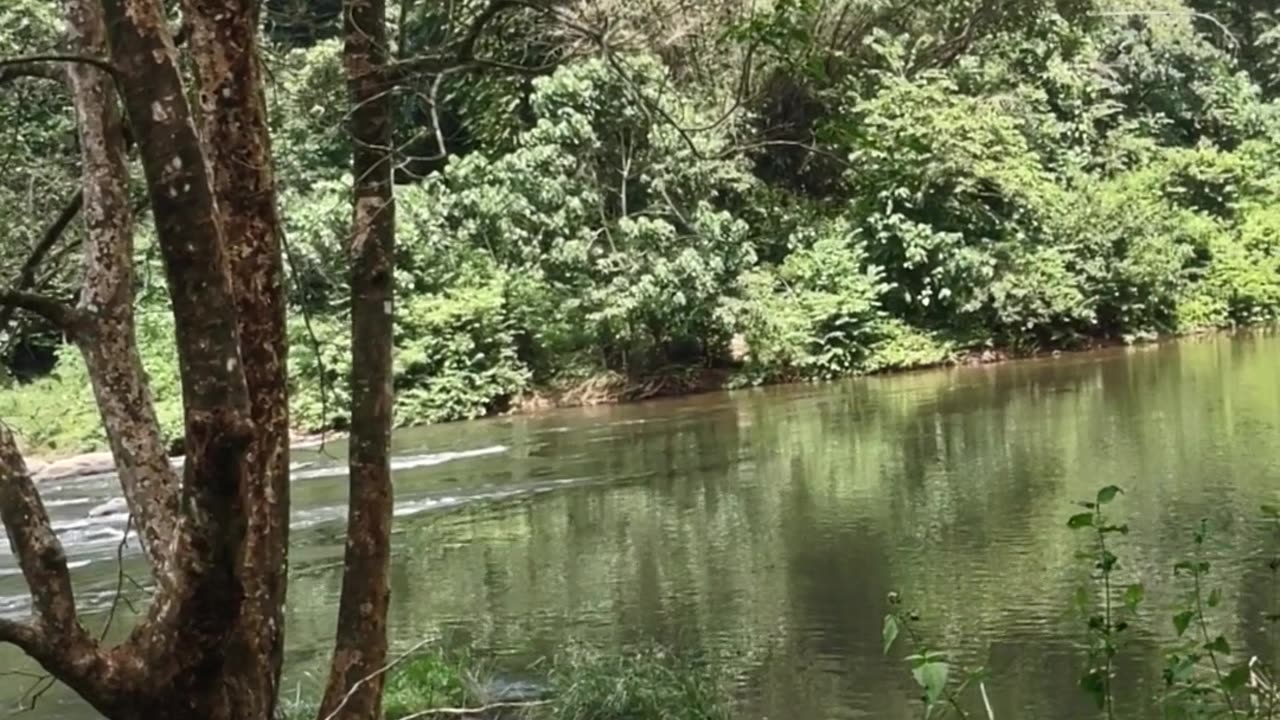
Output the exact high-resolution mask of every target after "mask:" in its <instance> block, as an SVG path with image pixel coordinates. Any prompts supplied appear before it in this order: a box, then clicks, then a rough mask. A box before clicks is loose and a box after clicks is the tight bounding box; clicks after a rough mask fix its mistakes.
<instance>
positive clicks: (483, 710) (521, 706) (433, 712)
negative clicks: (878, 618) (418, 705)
mask: <svg viewBox="0 0 1280 720" xmlns="http://www.w3.org/2000/svg"><path fill="white" fill-rule="evenodd" d="M550 704H551V701H550V700H524V701H519V702H496V703H490V704H488V705H481V706H480V707H473V708H453V707H445V708H431V709H429V710H421V711H419V712H416V713H413V714H412V715H405V716H404V717H403V718H400V720H422V719H423V718H433V717H436V716H438V715H462V716H465V717H488V716H489V715H490V713H492V712H494V711H495V710H528V709H530V708H536V707H543V706H545V705H550Z"/></svg>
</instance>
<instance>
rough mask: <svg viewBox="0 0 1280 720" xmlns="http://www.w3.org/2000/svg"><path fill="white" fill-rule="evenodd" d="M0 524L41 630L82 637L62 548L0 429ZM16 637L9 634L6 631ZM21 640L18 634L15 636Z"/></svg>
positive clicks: (13, 445)
mask: <svg viewBox="0 0 1280 720" xmlns="http://www.w3.org/2000/svg"><path fill="white" fill-rule="evenodd" d="M0 520H3V521H4V527H5V530H6V532H7V533H8V535H9V545H10V546H11V547H12V548H13V553H14V555H16V556H17V557H18V565H19V567H21V568H22V575H23V577H25V578H26V580H27V586H28V587H29V588H30V590H31V599H32V603H33V605H34V608H35V611H36V615H37V617H39V618H40V623H41V625H42V626H43V627H46V628H49V629H51V630H53V631H55V633H57V635H58V636H60V637H62V638H72V637H74V636H75V635H76V633H77V631H78V632H79V633H80V634H83V632H84V630H83V629H82V628H80V623H79V620H78V618H77V616H76V600H75V592H74V591H73V590H72V587H71V572H70V570H68V569H67V556H66V553H64V552H63V549H62V542H61V541H59V540H58V536H57V534H56V533H54V531H53V526H52V524H51V523H50V522H49V514H48V513H47V512H45V509H44V503H43V502H42V501H41V499H40V493H39V492H38V491H37V490H36V486H35V483H34V482H32V481H31V475H30V474H29V473H28V472H27V464H26V462H25V461H24V460H23V459H22V454H21V453H20V452H18V445H17V443H16V442H14V439H13V432H12V431H11V430H9V428H8V427H7V426H5V425H3V424H0ZM10 631H11V632H16V629H15V628H12V627H11V628H10ZM18 637H19V638H22V637H23V634H22V633H19V634H18Z"/></svg>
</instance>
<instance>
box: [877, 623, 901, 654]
mask: <svg viewBox="0 0 1280 720" xmlns="http://www.w3.org/2000/svg"><path fill="white" fill-rule="evenodd" d="M881 636H882V637H883V638H884V653H885V654H886V655H888V654H889V650H890V649H892V648H893V643H894V641H895V640H897V639H898V617H897V616H896V615H892V614H890V615H885V616H884V629H883V630H882V631H881Z"/></svg>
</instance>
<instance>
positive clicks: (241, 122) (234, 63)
mask: <svg viewBox="0 0 1280 720" xmlns="http://www.w3.org/2000/svg"><path fill="white" fill-rule="evenodd" d="M183 7H184V12H185V19H186V22H187V23H188V27H189V28H190V30H191V34H190V44H191V50H192V56H193V57H194V58H195V65H196V72H197V77H198V80H199V97H200V111H201V113H200V114H201V125H202V131H203V132H202V134H203V137H204V142H205V147H206V150H207V152H208V156H209V162H210V167H211V168H212V170H213V186H214V190H215V193H216V195H217V203H218V209H219V213H220V216H221V225H222V230H223V234H224V236H225V237H226V243H227V251H228V255H229V259H230V267H231V278H232V291H233V293H234V295H235V304H236V316H237V318H238V320H239V332H240V341H241V354H242V358H243V360H244V363H245V378H246V380H247V382H248V388H249V396H250V402H251V413H252V418H253V424H254V437H253V442H252V444H251V445H250V446H249V449H248V453H247V455H246V462H247V464H248V467H247V472H246V474H245V482H244V484H242V486H241V488H240V502H241V505H242V507H244V509H245V511H246V512H247V513H248V518H247V521H248V527H247V534H246V536H245V542H244V546H243V548H242V551H241V553H240V565H239V567H238V568H237V572H238V574H239V576H240V583H241V584H242V586H243V587H244V590H245V604H244V606H243V607H242V609H241V614H240V618H239V621H238V623H237V626H236V631H235V635H234V636H233V638H232V641H231V644H230V646H229V647H228V648H227V654H228V658H229V660H230V662H229V665H231V666H233V667H235V668H236V673H235V677H228V678H227V682H226V683H225V686H226V687H225V688H224V690H225V691H226V693H227V699H228V702H229V703H230V704H231V706H232V707H231V708H230V709H231V710H232V711H233V712H232V716H233V717H238V718H241V717H242V718H270V717H271V716H272V715H273V713H274V710H275V702H276V696H277V692H278V690H279V683H280V672H281V664H282V662H283V659H284V654H283V651H284V601H285V594H286V590H287V583H288V563H287V548H288V542H289V413H288V409H289V403H288V372H287V352H288V348H287V346H286V338H287V333H286V331H285V306H286V299H285V288H284V266H283V262H282V257H283V255H282V251H281V229H280V221H279V214H278V212H277V208H276V188H275V177H274V173H273V166H272V158H271V140H270V130H269V128H268V125H267V107H266V99H265V96H264V93H263V86H262V68H261V57H260V53H259V48H258V34H257V31H258V26H259V3H258V2H255V1H254V0H185V1H184V6H183Z"/></svg>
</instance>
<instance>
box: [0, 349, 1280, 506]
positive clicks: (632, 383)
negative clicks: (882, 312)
mask: <svg viewBox="0 0 1280 720" xmlns="http://www.w3.org/2000/svg"><path fill="white" fill-rule="evenodd" d="M1274 332H1276V328H1275V327H1274V326H1269V325H1268V326H1258V327H1253V328H1240V329H1233V330H1222V331H1215V332H1198V333H1191V334H1185V335H1167V336H1163V337H1145V338H1136V339H1135V338H1130V339H1127V340H1126V339H1122V338H1111V339H1096V340H1090V341H1088V342H1086V343H1084V344H1082V345H1080V346H1078V347H1076V348H1073V349H1070V350H1044V351H1041V350H1032V351H1021V352H1020V351H1017V350H1014V349H1011V348H1005V349H996V348H984V349H981V350H976V349H975V350H961V351H954V352H951V353H948V355H947V357H945V358H941V359H939V360H937V361H934V362H919V363H913V364H905V365H896V366H893V367H886V368H882V369H878V370H874V371H871V372H867V373H862V374H858V375H851V376H849V377H867V376H878V375H891V374H899V373H907V372H920V371H925V370H932V369H940V368H948V367H964V366H970V367H972V366H982V365H995V364H1000V363H1007V362H1020V361H1034V360H1044V359H1050V358H1055V357H1060V356H1063V355H1070V356H1079V355H1087V354H1089V353H1096V352H1102V351H1107V350H1114V349H1117V348H1124V347H1135V348H1136V347H1150V346H1155V345H1160V344H1165V343H1170V342H1192V341H1196V340H1203V339H1213V338H1217V337H1221V336H1224V335H1227V336H1232V335H1252V334H1272V333H1274ZM746 369H747V366H740V367H738V368H700V367H672V368H667V369H665V370H664V371H662V372H657V373H650V374H647V375H643V376H638V377H628V376H626V375H623V374H621V373H616V372H605V373H599V374H596V375H593V376H591V377H588V378H584V379H580V380H574V381H570V382H564V383H560V384H553V385H551V386H547V387H542V388H537V389H534V390H532V391H530V392H528V393H526V394H524V395H522V396H520V397H518V398H515V399H513V401H512V402H511V404H510V406H509V407H507V408H505V409H503V410H502V411H500V412H494V413H491V415H511V414H529V413H538V412H544V411H547V410H551V409H557V408H573V407H590V406H598V405H616V404H623V403H630V402H642V401H645V400H656V399H661V398H672V397H682V396H688V395H697V394H702V393H710V392H722V391H729V390H737V389H742V388H744V387H752V386H766V385H767V386H777V385H786V384H795V383H802V382H821V381H812V380H804V379H802V378H799V377H794V376H787V375H781V374H775V375H772V376H768V377H753V376H751V375H749V374H748V373H747V372H746ZM833 380H839V378H836V379H833ZM5 420H6V421H9V422H11V423H13V424H15V425H16V426H18V427H19V429H21V424H20V423H18V422H14V421H13V420H11V419H7V418H6V419H5ZM345 437H346V433H345V432H344V431H341V430H327V431H314V430H295V431H294V432H293V433H292V437H291V442H290V447H292V448H293V449H295V450H300V449H312V448H316V447H320V446H322V445H324V444H326V443H331V442H335V441H341V440H343V439H345ZM53 444H55V445H57V442H56V441H55V442H54V443H53ZM103 447H105V443H99V444H98V446H94V447H88V448H85V449H84V450H83V451H72V452H62V453H59V452H44V453H41V452H39V451H38V450H37V451H35V452H30V453H29V454H28V457H27V465H28V469H29V470H30V472H31V474H32V476H33V477H34V478H35V479H36V480H37V481H38V482H44V481H57V480H69V479H74V478H78V477H89V476H93V475H100V474H105V473H109V472H111V471H112V470H113V468H114V462H113V460H112V458H111V454H110V452H106V451H104V450H103V449H102V448H103ZM175 459H176V460H177V461H178V462H181V459H180V457H178V456H175Z"/></svg>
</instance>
